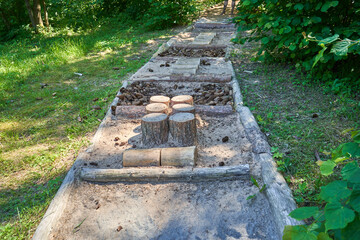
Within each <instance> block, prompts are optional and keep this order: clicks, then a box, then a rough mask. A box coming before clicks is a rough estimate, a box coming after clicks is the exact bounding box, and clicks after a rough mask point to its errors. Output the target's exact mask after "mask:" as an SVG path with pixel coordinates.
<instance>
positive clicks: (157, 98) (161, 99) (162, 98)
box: [150, 95, 170, 106]
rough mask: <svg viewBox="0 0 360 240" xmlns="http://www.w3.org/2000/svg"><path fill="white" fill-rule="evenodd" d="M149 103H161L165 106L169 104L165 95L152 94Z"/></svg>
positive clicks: (168, 99)
mask: <svg viewBox="0 0 360 240" xmlns="http://www.w3.org/2000/svg"><path fill="white" fill-rule="evenodd" d="M150 103H163V104H166V105H167V106H169V105H170V98H169V97H166V96H161V95H159V96H152V97H151V98H150Z"/></svg>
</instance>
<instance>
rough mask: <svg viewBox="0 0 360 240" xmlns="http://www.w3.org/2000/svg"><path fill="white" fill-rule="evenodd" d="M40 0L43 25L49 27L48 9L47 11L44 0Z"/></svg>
mask: <svg viewBox="0 0 360 240" xmlns="http://www.w3.org/2000/svg"><path fill="white" fill-rule="evenodd" d="M40 1H41V5H42V8H43V10H44V21H45V26H46V27H49V15H48V11H47V7H46V3H45V0H40Z"/></svg>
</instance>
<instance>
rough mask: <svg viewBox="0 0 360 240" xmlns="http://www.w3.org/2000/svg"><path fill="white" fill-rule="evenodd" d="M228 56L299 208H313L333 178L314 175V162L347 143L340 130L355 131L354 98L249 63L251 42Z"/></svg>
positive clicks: (357, 110) (359, 109) (287, 70)
mask: <svg viewBox="0 0 360 240" xmlns="http://www.w3.org/2000/svg"><path fill="white" fill-rule="evenodd" d="M240 48H241V49H237V50H236V51H235V52H234V53H233V56H232V61H233V63H234V67H235V69H236V73H237V77H238V79H239V83H240V87H241V91H242V94H243V95H244V102H245V105H246V106H248V107H249V108H250V109H251V111H252V112H253V114H254V116H255V117H256V120H257V121H258V123H259V125H260V127H261V129H262V131H263V132H264V133H265V134H266V135H267V137H268V141H269V143H270V145H271V146H272V151H273V156H274V158H275V160H276V161H277V165H278V170H279V171H280V172H282V173H283V175H284V177H285V179H286V181H287V183H288V184H289V186H290V188H291V189H292V191H293V194H294V198H295V200H296V202H297V203H298V205H299V206H308V205H318V204H319V199H318V198H317V194H318V193H319V192H320V187H321V186H323V185H326V184H327V183H329V182H330V181H332V180H334V179H336V178H338V177H339V169H337V171H336V173H337V174H335V175H331V176H329V177H324V176H322V175H321V174H320V171H319V166H318V165H317V164H316V162H317V160H318V159H317V158H316V157H315V155H318V157H319V158H320V159H321V160H327V159H329V158H330V156H329V153H330V152H331V150H332V149H334V148H335V147H337V146H338V145H340V143H342V142H346V141H350V134H349V133H347V134H344V133H343V132H344V130H346V129H350V128H355V129H359V128H360V118H359V116H360V101H359V99H349V98H342V97H340V96H337V95H334V94H333V93H332V92H330V91H328V90H327V88H326V87H324V86H323V85H321V84H319V83H315V84H304V82H306V81H305V78H304V77H303V76H302V75H301V74H299V73H296V71H295V70H294V68H293V67H292V66H289V65H275V64H273V65H267V64H264V63H259V62H254V61H251V59H252V58H253V57H254V56H255V55H256V53H257V51H256V49H257V46H256V44H255V43H246V44H245V45H242V46H240Z"/></svg>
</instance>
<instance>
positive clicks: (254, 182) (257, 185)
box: [251, 176, 260, 188]
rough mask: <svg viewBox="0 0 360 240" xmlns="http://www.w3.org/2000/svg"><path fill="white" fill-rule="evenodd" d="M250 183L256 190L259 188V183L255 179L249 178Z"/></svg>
mask: <svg viewBox="0 0 360 240" xmlns="http://www.w3.org/2000/svg"><path fill="white" fill-rule="evenodd" d="M251 182H252V183H253V184H254V185H255V186H256V187H257V188H260V186H259V183H258V182H257V181H256V179H255V178H254V177H253V176H251Z"/></svg>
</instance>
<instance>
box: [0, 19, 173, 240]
mask: <svg viewBox="0 0 360 240" xmlns="http://www.w3.org/2000/svg"><path fill="white" fill-rule="evenodd" d="M174 34H175V33H174V32H173V31H171V30H167V31H156V32H145V31H143V30H141V28H140V27H138V26H131V25H123V24H122V23H121V22H117V21H116V20H113V21H111V22H109V23H107V24H104V25H103V26H101V27H98V28H97V29H94V30H91V31H83V32H78V33H75V32H72V31H70V30H67V31H63V32H57V33H51V34H50V33H47V34H44V35H39V36H36V37H29V38H28V39H21V40H18V41H13V42H10V43H6V44H3V45H1V44H0V163H1V164H0V216H1V226H0V239H30V238H31V236H32V234H33V233H34V231H35V229H36V227H37V225H38V223H39V222H40V220H41V218H42V216H43V214H44V213H45V210H46V208H47V206H48V205H49V203H50V201H51V199H52V198H53V196H54V195H55V193H56V191H57V189H58V188H59V186H60V185H61V182H62V180H63V178H64V176H65V174H66V172H67V170H68V169H69V167H70V166H71V165H72V163H73V162H74V160H75V158H76V156H77V154H78V152H79V151H80V149H82V148H84V147H86V146H87V145H88V143H89V140H90V139H91V137H92V135H93V133H94V131H95V130H96V129H97V126H98V125H99V123H100V121H101V119H102V118H103V117H104V114H105V112H106V111H107V109H108V107H109V104H110V103H111V102H112V100H113V99H114V97H115V95H116V92H117V90H118V89H119V88H120V87H121V84H122V79H124V78H125V77H126V76H128V75H129V74H130V73H133V72H135V71H136V70H137V69H138V68H140V67H141V66H142V65H143V64H144V63H145V62H147V61H148V60H149V58H150V57H151V55H152V54H153V53H154V52H155V51H156V50H157V49H158V47H159V45H160V44H162V43H163V42H164V41H166V40H167V38H168V37H169V36H171V35H174Z"/></svg>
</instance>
